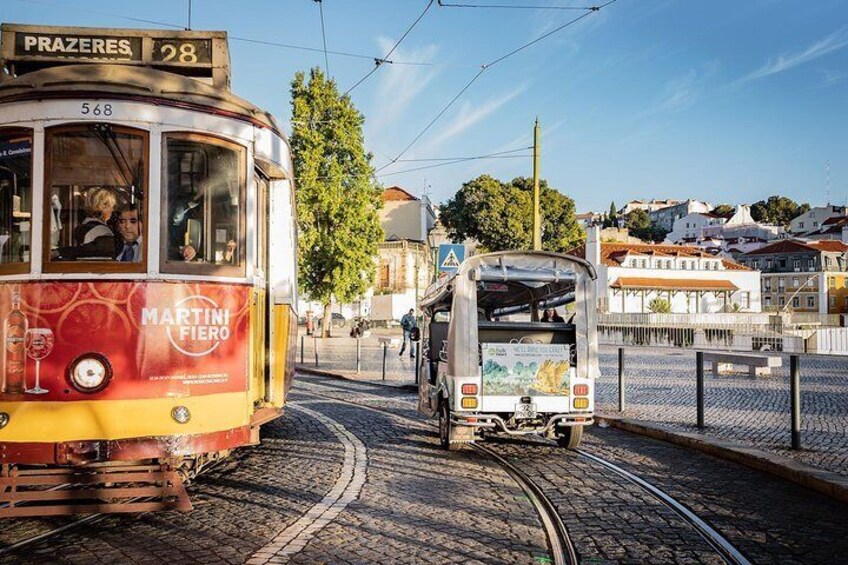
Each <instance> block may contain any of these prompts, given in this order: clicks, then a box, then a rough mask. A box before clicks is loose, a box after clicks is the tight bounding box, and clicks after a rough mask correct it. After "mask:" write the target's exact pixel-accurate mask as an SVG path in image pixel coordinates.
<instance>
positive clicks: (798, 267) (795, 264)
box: [792, 259, 801, 271]
mask: <svg viewBox="0 0 848 565" xmlns="http://www.w3.org/2000/svg"><path fill="white" fill-rule="evenodd" d="M792 268H793V269H795V270H796V271H800V270H801V260H800V259H795V260H794V261H792Z"/></svg>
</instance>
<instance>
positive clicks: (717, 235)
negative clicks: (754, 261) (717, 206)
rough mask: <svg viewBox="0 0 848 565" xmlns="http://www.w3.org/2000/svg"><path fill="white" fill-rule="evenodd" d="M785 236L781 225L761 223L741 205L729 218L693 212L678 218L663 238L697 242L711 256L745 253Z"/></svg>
mask: <svg viewBox="0 0 848 565" xmlns="http://www.w3.org/2000/svg"><path fill="white" fill-rule="evenodd" d="M783 237H784V231H783V228H782V227H780V226H772V225H768V224H760V223H758V222H756V221H755V220H754V218H753V217H751V208H750V206H746V205H744V204H743V205H740V206H737V207H736V211H735V212H734V213H733V215H732V216H730V217H721V216H716V215H714V214H701V213H693V214H689V215H688V216H684V217H683V218H680V219H679V220H677V221H676V222H675V224H674V230H672V231H671V232H670V233H669V234H668V236H666V241H667V242H669V243H687V244H692V245H697V246H698V247H700V248H701V249H704V250H706V251H709V252H710V253H711V254H713V255H734V256H735V255H737V254H741V253H748V252H750V251H754V250H756V249H759V248H760V247H763V246H765V245H768V244H769V243H770V242H772V241H774V240H777V239H781V238H783Z"/></svg>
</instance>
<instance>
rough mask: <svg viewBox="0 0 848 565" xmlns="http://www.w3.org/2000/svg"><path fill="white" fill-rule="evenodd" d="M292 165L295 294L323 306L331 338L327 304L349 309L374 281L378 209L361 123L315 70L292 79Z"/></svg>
mask: <svg viewBox="0 0 848 565" xmlns="http://www.w3.org/2000/svg"><path fill="white" fill-rule="evenodd" d="M291 94H292V124H293V125H292V134H291V140H290V142H291V147H292V160H293V164H294V171H295V176H296V178H297V190H296V192H295V194H296V195H297V207H298V229H299V233H298V245H299V249H298V277H299V283H300V287H301V289H302V290H303V291H304V292H305V293H306V294H307V295H308V296H309V297H310V299H312V300H315V301H316V302H320V303H321V304H323V306H324V315H323V320H324V327H323V330H322V336H326V335H328V333H329V326H330V322H331V321H332V316H331V312H330V305H331V304H332V301H333V299H336V300H339V301H341V302H349V301H352V300H355V299H356V298H357V297H359V296H361V295H362V294H364V292H365V290H366V289H367V288H368V287H369V286H370V285H371V283H372V282H373V280H374V270H375V263H374V256H375V255H376V253H377V244H378V243H379V242H380V241H382V239H383V230H382V228H381V227H380V222H379V218H378V217H377V210H378V209H379V208H380V206H381V205H382V199H381V191H380V187H379V186H377V185H376V184H375V183H374V182H373V181H372V178H373V168H372V167H371V163H370V161H371V155H370V154H366V152H365V145H364V139H363V135H362V124H363V122H364V118H363V116H362V114H360V113H359V111H357V110H356V108H355V107H354V106H353V104H352V103H351V101H350V98H349V97H348V96H342V95H340V94H339V91H338V88H337V87H336V83H335V82H334V81H332V80H327V79H326V77H325V76H324V74H323V73H322V72H321V70H320V69H318V68H314V69H312V70H311V71H310V73H309V79H308V81H307V78H306V75H305V73H302V72H299V73H297V74H295V77H294V80H293V81H292V85H291Z"/></svg>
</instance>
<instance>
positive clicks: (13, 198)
mask: <svg viewBox="0 0 848 565" xmlns="http://www.w3.org/2000/svg"><path fill="white" fill-rule="evenodd" d="M48 210H50V211H51V216H50V218H51V220H52V221H51V222H50V224H51V229H52V228H54V227H55V226H56V222H57V218H56V217H55V216H54V215H53V210H54V208H52V207H51V208H48ZM31 212H32V132H31V131H30V130H6V131H4V132H0V223H2V228H0V230H2V234H3V235H2V237H3V238H5V239H4V242H3V244H2V246H0V273H2V274H9V275H11V274H18V273H26V272H29V257H30V241H31V235H30V234H31V233H32V231H31V228H32V224H31V222H30V220H31V218H30V214H31ZM50 233H51V234H52V233H53V231H51V232H50Z"/></svg>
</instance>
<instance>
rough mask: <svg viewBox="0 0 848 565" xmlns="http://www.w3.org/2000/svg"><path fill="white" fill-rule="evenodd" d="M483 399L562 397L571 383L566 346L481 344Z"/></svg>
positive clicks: (568, 353)
mask: <svg viewBox="0 0 848 565" xmlns="http://www.w3.org/2000/svg"><path fill="white" fill-rule="evenodd" d="M482 352H483V386H482V390H483V395H484V396H515V395H518V396H539V395H541V396H566V395H568V393H569V386H570V381H571V363H570V361H569V359H570V351H569V346H568V345H567V344H542V343H484V344H482Z"/></svg>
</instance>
